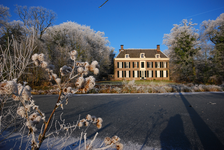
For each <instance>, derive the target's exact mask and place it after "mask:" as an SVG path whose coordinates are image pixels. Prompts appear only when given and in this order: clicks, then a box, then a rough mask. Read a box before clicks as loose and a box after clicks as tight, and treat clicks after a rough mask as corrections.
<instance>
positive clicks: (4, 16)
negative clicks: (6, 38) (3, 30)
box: [0, 5, 10, 26]
mask: <svg viewBox="0 0 224 150" xmlns="http://www.w3.org/2000/svg"><path fill="white" fill-rule="evenodd" d="M9 16H10V13H9V8H8V7H6V6H3V5H0V26H2V25H4V24H5V22H7V21H8V18H9Z"/></svg>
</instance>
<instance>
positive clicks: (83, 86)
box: [0, 50, 115, 150]
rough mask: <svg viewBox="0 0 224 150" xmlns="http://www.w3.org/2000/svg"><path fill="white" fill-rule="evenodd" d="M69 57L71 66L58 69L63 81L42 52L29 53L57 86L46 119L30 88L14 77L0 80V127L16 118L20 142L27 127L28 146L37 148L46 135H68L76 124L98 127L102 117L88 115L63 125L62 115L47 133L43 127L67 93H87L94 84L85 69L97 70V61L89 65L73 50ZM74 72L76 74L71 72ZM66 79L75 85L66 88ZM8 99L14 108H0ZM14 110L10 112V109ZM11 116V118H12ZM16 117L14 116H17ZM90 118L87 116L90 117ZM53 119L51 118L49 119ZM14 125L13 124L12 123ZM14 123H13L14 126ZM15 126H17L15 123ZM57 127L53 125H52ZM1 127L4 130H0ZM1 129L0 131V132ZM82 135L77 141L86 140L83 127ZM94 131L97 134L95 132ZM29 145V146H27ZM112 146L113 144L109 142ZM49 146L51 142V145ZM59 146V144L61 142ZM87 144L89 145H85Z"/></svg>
mask: <svg viewBox="0 0 224 150" xmlns="http://www.w3.org/2000/svg"><path fill="white" fill-rule="evenodd" d="M69 54H70V58H71V59H72V61H73V62H74V64H73V66H66V65H64V66H63V67H61V69H60V74H61V76H64V78H66V80H63V81H62V79H61V78H59V77H58V76H57V74H56V73H54V71H53V68H54V67H52V66H51V65H50V64H48V63H47V60H45V56H44V54H42V53H41V54H34V55H33V56H32V60H33V63H34V64H35V65H36V66H38V67H41V68H43V69H45V71H46V72H47V73H48V75H49V77H50V79H51V80H54V81H55V83H56V84H57V86H58V90H56V91H57V92H58V100H57V102H56V104H55V107H54V109H53V110H52V113H51V115H50V117H49V118H46V117H45V114H44V113H43V112H42V111H41V110H40V109H39V106H37V105H36V104H35V101H34V100H33V99H32V96H31V88H30V86H28V85H26V83H25V82H24V84H23V85H22V84H20V83H17V81H16V79H15V80H11V81H3V82H1V83H0V100H1V120H0V121H1V124H0V127H3V128H5V127H6V129H7V128H8V127H12V126H8V124H7V121H11V120H12V121H13V120H18V119H19V120H20V121H19V123H20V125H21V126H22V127H21V130H20V131H23V132H22V134H21V137H22V138H21V143H22V140H23V135H24V134H25V132H27V130H26V129H28V132H27V134H28V135H31V138H29V140H30V141H28V143H27V144H28V145H27V146H28V147H27V148H30V147H31V149H33V150H35V149H36V150H37V149H39V148H40V147H41V145H42V143H43V141H44V140H45V139H47V138H48V137H54V138H55V137H57V136H58V135H59V133H60V132H62V131H63V132H65V138H67V139H68V138H69V137H71V134H72V132H73V131H74V130H75V129H76V128H77V127H82V126H89V125H90V124H93V125H95V126H96V127H97V128H98V129H100V128H102V122H103V119H102V118H95V117H94V116H92V117H90V115H88V116H87V117H86V119H82V120H80V121H78V122H77V123H76V124H75V123H73V124H66V123H65V120H64V119H62V115H61V116H60V121H55V126H57V125H59V126H60V128H59V129H56V130H55V131H52V132H51V133H48V132H47V130H50V128H51V126H52V125H51V124H50V123H51V122H52V119H54V117H53V116H54V114H55V111H56V110H57V109H58V108H60V107H61V108H62V109H63V108H64V105H67V104H68V102H69V101H68V99H69V97H70V96H72V95H73V94H75V93H77V92H81V93H87V92H88V91H89V90H91V89H93V88H94V86H95V78H94V77H93V76H88V77H86V76H87V74H88V73H89V71H91V72H93V73H94V74H98V73H99V69H98V68H97V67H98V62H97V61H93V62H92V63H91V65H89V63H88V62H78V63H77V62H76V61H75V59H76V56H75V55H76V54H77V52H76V51H75V50H73V51H71V52H70V53H69ZM75 72H77V74H75ZM69 82H74V85H75V87H70V86H68V85H69ZM10 98H12V102H17V105H13V106H14V107H8V108H6V109H4V104H5V103H7V102H9V100H10ZM13 111H14V112H13ZM9 115H10V116H11V118H12V119H11V120H9V119H8V118H9V117H8V116H9ZM14 118H15V119H14ZM17 118H18V119H17ZM90 118H91V119H90ZM53 121H54V120H53ZM37 124H42V128H41V129H40V130H38V129H37V127H41V125H40V126H39V125H38V126H36V125H37ZM13 125H14V124H13ZM16 126H17V124H15V127H16ZM17 127H18V126H17ZM56 128H57V127H56ZM4 130H5V129H4ZM4 130H1V134H2V132H4ZM37 133H39V137H38V138H37V137H36V134H37ZM82 134H84V137H82V135H81V137H80V141H81V140H82V139H83V138H84V140H85V142H86V134H87V133H86V130H85V131H84V132H82ZM97 134H98V133H97ZM97 134H96V135H95V137H94V139H93V140H92V141H91V143H90V144H89V145H85V147H84V148H85V149H89V148H90V147H92V148H93V146H92V143H93V142H94V140H95V138H96V136H97ZM29 144H31V145H29ZM113 145H115V143H113ZM52 146H53V145H52ZM111 146H112V145H111ZM62 147H63V144H62ZM88 147H89V148H88ZM99 149H105V147H100V148H99Z"/></svg>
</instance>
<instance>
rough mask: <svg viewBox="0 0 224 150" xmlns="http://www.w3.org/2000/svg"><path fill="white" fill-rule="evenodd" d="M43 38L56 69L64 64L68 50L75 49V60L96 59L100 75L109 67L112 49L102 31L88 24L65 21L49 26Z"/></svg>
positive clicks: (106, 71)
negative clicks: (95, 29)
mask: <svg viewBox="0 0 224 150" xmlns="http://www.w3.org/2000/svg"><path fill="white" fill-rule="evenodd" d="M43 39H44V40H45V41H46V43H47V47H48V55H49V57H50V60H51V61H52V63H53V64H54V65H55V67H56V68H57V69H59V67H58V66H60V65H62V64H66V63H67V62H66V61H67V59H66V58H67V55H68V51H70V50H71V49H76V50H77V53H78V54H77V60H78V61H87V62H91V61H93V60H97V61H98V62H99V67H100V71H101V72H100V75H101V76H102V75H103V74H107V73H108V71H109V69H110V66H109V65H110V63H111V62H110V61H111V59H110V54H111V53H113V49H112V48H111V47H109V46H108V44H109V41H108V39H107V37H104V32H100V31H98V32H96V31H94V30H93V29H91V28H90V27H89V26H85V25H80V24H77V23H75V22H66V23H62V24H60V25H56V26H53V27H49V28H48V29H47V31H46V34H45V35H44V36H43Z"/></svg>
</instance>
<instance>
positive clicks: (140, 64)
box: [140, 61, 146, 69]
mask: <svg viewBox="0 0 224 150" xmlns="http://www.w3.org/2000/svg"><path fill="white" fill-rule="evenodd" d="M142 62H144V68H142ZM145 68H146V66H145V61H140V69H145Z"/></svg>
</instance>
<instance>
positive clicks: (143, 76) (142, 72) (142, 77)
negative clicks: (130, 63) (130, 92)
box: [141, 71, 145, 79]
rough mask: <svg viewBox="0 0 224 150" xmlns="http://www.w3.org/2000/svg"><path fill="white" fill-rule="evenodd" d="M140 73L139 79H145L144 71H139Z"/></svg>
mask: <svg viewBox="0 0 224 150" xmlns="http://www.w3.org/2000/svg"><path fill="white" fill-rule="evenodd" d="M141 74H142V76H141V79H145V71H141Z"/></svg>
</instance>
